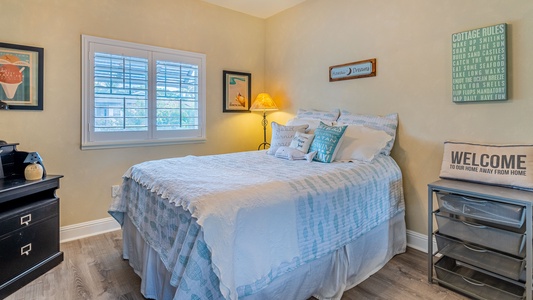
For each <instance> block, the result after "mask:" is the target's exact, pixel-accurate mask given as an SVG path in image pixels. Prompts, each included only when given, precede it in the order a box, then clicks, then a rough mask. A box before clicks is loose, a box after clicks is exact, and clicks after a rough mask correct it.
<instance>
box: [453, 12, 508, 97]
mask: <svg viewBox="0 0 533 300" xmlns="http://www.w3.org/2000/svg"><path fill="white" fill-rule="evenodd" d="M452 97H453V101H454V102H467V101H491V100H507V24H505V23H503V24H498V25H493V26H488V27H484V28H479V29H474V30H469V31H463V32H459V33H454V34H452Z"/></svg>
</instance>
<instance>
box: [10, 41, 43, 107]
mask: <svg viewBox="0 0 533 300" xmlns="http://www.w3.org/2000/svg"><path fill="white" fill-rule="evenodd" d="M43 66H44V49H43V48H37V47H30V46H22V45H14V44H7V43H0V85H1V86H2V88H0V101H1V102H3V103H4V105H7V107H8V108H9V109H28V110H43Z"/></svg>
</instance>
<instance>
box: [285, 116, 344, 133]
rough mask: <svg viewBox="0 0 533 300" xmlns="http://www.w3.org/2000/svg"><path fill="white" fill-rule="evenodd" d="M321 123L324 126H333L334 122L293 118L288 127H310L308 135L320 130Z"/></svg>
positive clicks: (307, 131)
mask: <svg viewBox="0 0 533 300" xmlns="http://www.w3.org/2000/svg"><path fill="white" fill-rule="evenodd" d="M320 122H324V124H326V125H329V126H333V125H334V124H333V123H334V122H333V121H321V120H319V119H310V118H298V117H296V118H292V119H290V120H289V121H288V122H287V125H291V126H297V125H308V126H309V127H308V128H307V130H306V131H305V132H306V133H313V132H315V130H316V129H317V128H318V125H320Z"/></svg>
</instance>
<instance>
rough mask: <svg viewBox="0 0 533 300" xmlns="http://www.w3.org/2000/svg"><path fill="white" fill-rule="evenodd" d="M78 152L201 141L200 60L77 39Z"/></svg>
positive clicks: (202, 91)
mask: <svg viewBox="0 0 533 300" xmlns="http://www.w3.org/2000/svg"><path fill="white" fill-rule="evenodd" d="M82 56H84V57H82V60H83V69H82V77H83V80H82V84H83V87H82V89H83V110H84V111H83V114H82V115H83V118H82V119H83V120H82V122H83V124H82V129H83V131H82V149H90V148H108V147H125V146H127V147H129V146H136V145H147V144H149V145H152V144H173V143H183V142H199V141H204V140H205V55H203V54H198V53H190V52H184V51H178V50H172V49H165V48H159V47H152V46H146V45H140V44H133V43H126V42H120V41H113V40H108V39H101V38H95V37H90V36H83V55H82Z"/></svg>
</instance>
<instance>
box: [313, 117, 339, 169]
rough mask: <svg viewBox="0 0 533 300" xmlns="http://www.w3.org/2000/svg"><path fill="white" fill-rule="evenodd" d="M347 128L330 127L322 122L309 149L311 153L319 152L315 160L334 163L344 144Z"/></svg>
mask: <svg viewBox="0 0 533 300" xmlns="http://www.w3.org/2000/svg"><path fill="white" fill-rule="evenodd" d="M346 127H348V126H347V125H344V126H328V125H326V124H324V123H322V122H320V125H318V128H317V129H316V130H315V138H314V139H313V142H312V143H311V147H309V152H312V151H316V152H317V153H316V155H315V158H314V159H313V160H316V161H320V162H325V163H330V162H332V161H333V160H334V159H335V155H336V154H337V150H339V147H340V145H341V143H342V137H343V136H344V131H346Z"/></svg>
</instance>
